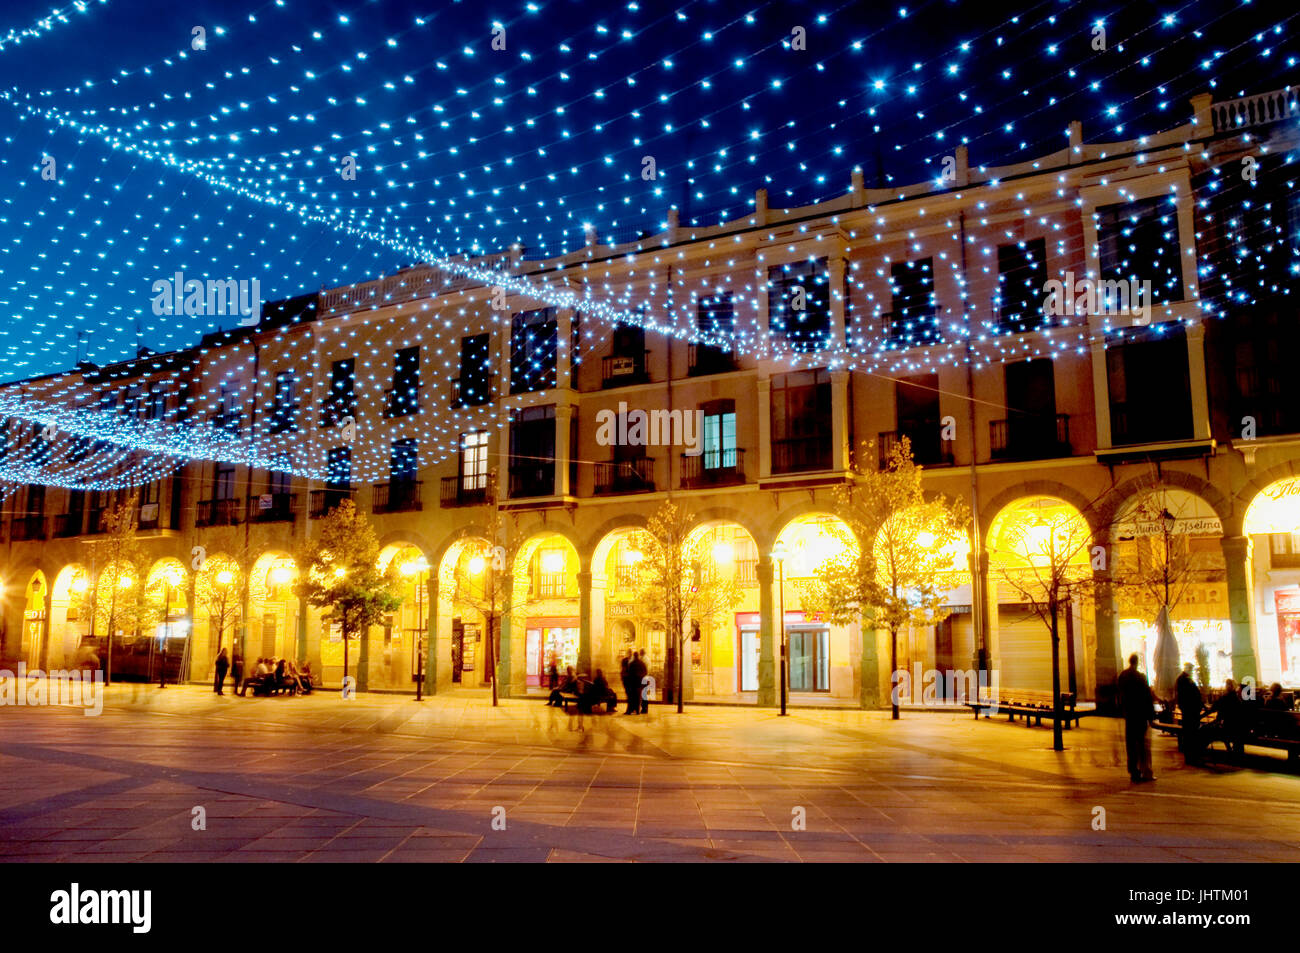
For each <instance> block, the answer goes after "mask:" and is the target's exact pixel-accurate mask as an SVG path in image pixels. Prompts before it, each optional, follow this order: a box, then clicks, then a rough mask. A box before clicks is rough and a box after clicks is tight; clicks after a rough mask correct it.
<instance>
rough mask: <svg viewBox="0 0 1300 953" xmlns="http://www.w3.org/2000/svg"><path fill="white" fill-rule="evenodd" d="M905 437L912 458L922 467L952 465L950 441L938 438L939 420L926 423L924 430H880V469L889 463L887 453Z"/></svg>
mask: <svg viewBox="0 0 1300 953" xmlns="http://www.w3.org/2000/svg"><path fill="white" fill-rule="evenodd" d="M904 437H906V438H907V439H908V442H909V443H910V444H911V445H912V460H913V461H915V462H916V463H917V464H918V465H919V466H924V467H950V466H952V462H953V460H952V441H951V440H941V439H940V438H939V422H938V421H937V420H936V421H935V422H934V424H933V426H929V425H927V426H926V428H925V431H924V432H922V431H920V430H919V429H913V430H911V431H901V430H883V431H881V432H880V439H879V448H880V460H879V463H880V469H882V470H883V469H885V468H886V467H887V466H888V465H889V454H890V453H891V452H892V451H893V449H894V447H895V446H897V445H898V443H899V442H900V441H901V440H902V439H903V438H904Z"/></svg>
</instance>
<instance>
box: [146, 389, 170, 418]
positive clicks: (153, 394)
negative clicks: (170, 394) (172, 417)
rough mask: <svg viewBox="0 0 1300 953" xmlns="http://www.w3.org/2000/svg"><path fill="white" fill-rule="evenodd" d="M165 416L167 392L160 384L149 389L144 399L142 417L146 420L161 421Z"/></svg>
mask: <svg viewBox="0 0 1300 953" xmlns="http://www.w3.org/2000/svg"><path fill="white" fill-rule="evenodd" d="M166 414H167V391H165V390H164V389H163V387H162V385H161V384H155V385H153V386H152V387H150V388H149V395H148V397H146V398H145V405H144V416H145V419H146V420H162V419H163V417H164V416H166Z"/></svg>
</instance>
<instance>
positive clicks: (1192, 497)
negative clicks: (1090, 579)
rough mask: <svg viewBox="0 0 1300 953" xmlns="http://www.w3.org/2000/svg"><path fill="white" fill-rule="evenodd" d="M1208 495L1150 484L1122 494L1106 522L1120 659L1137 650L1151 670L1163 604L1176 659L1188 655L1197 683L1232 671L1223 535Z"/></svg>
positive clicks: (1214, 682) (1218, 682) (1218, 680)
mask: <svg viewBox="0 0 1300 953" xmlns="http://www.w3.org/2000/svg"><path fill="white" fill-rule="evenodd" d="M1222 537H1223V526H1222V524H1221V522H1220V520H1219V517H1218V514H1217V513H1216V512H1215V510H1214V508H1213V507H1212V506H1211V504H1210V503H1209V501H1207V500H1205V499H1204V498H1202V497H1200V496H1198V495H1196V494H1194V493H1192V492H1189V491H1188V490H1185V489H1182V488H1180V487H1173V486H1154V487H1151V488H1149V489H1146V490H1144V491H1142V492H1139V493H1137V494H1135V495H1133V496H1131V497H1129V498H1128V499H1126V500H1125V501H1124V503H1123V504H1122V505H1121V506H1120V507H1119V509H1118V510H1117V512H1116V514H1115V518H1114V522H1113V523H1112V525H1111V544H1112V548H1111V554H1112V562H1111V566H1110V572H1111V578H1112V591H1113V593H1114V595H1115V602H1116V610H1117V614H1118V618H1119V645H1120V659H1121V661H1122V660H1124V659H1127V658H1128V657H1129V656H1130V655H1131V654H1133V653H1135V652H1136V653H1137V654H1138V655H1139V656H1141V658H1142V659H1143V660H1144V662H1145V666H1144V671H1146V672H1148V673H1154V672H1155V648H1156V642H1157V638H1158V635H1159V632H1158V629H1157V620H1158V617H1159V613H1160V610H1161V607H1162V606H1164V607H1167V608H1168V613H1169V618H1170V625H1171V629H1172V631H1173V634H1174V638H1175V641H1176V642H1177V643H1178V649H1179V655H1180V658H1179V664H1180V665H1181V664H1182V663H1184V662H1192V663H1193V664H1195V665H1196V669H1195V674H1196V677H1197V678H1198V680H1199V681H1200V682H1201V684H1202V687H1204V688H1209V687H1210V686H1211V685H1221V684H1223V680H1224V679H1226V678H1230V677H1231V676H1232V625H1231V621H1230V614H1229V611H1228V588H1227V582H1226V577H1225V571H1224V570H1225V564H1224V558H1223V548H1222V545H1221V540H1222Z"/></svg>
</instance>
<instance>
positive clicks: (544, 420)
mask: <svg viewBox="0 0 1300 953" xmlns="http://www.w3.org/2000/svg"><path fill="white" fill-rule="evenodd" d="M554 492H555V407H554V405H548V406H546V407H525V408H523V409H522V410H520V411H518V412H517V413H516V414H515V417H514V419H513V420H512V421H511V422H510V495H511V496H512V497H519V496H550V495H552V494H553V493H554Z"/></svg>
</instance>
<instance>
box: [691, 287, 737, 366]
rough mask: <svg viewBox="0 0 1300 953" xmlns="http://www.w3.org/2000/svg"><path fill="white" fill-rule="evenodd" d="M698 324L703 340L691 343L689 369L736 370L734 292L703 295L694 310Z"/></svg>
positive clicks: (696, 323)
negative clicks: (709, 296)
mask: <svg viewBox="0 0 1300 953" xmlns="http://www.w3.org/2000/svg"><path fill="white" fill-rule="evenodd" d="M695 327H696V329H697V330H698V331H699V332H700V336H701V338H703V341H702V342H701V343H699V344H692V345H691V348H690V360H689V362H688V367H687V373H688V374H691V375H700V374H720V373H723V372H725V371H731V370H735V368H736V359H735V345H734V344H733V343H732V342H733V341H734V340H735V334H736V309H735V305H734V304H733V303H732V300H731V292H730V291H726V292H721V293H718V294H715V295H714V296H713V297H711V298H701V299H700V303H699V307H698V310H697V311H696V314H695Z"/></svg>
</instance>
